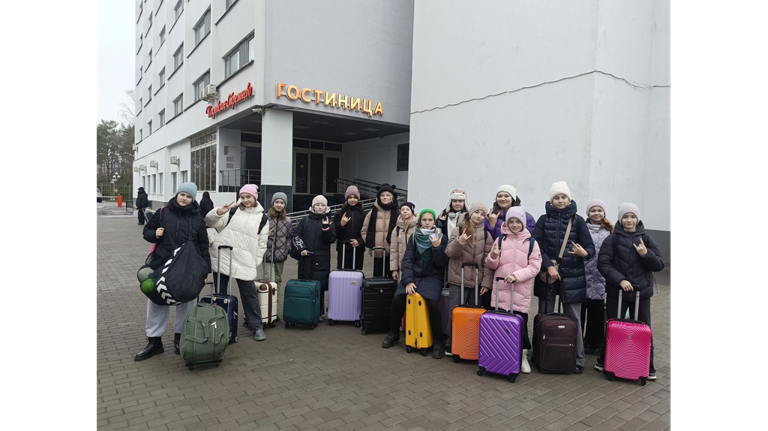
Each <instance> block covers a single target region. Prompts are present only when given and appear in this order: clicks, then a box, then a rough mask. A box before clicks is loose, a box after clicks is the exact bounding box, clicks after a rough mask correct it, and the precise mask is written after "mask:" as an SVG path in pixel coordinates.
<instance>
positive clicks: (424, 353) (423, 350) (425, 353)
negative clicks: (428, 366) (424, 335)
mask: <svg viewBox="0 0 768 431" xmlns="http://www.w3.org/2000/svg"><path fill="white" fill-rule="evenodd" d="M427 353H429V352H428V351H427V349H421V356H427Z"/></svg>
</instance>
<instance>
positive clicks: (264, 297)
mask: <svg viewBox="0 0 768 431" xmlns="http://www.w3.org/2000/svg"><path fill="white" fill-rule="evenodd" d="M266 263H267V262H266V259H265V260H264V261H263V262H262V263H261V268H262V274H264V275H266V273H267V271H266V269H265V267H266ZM256 292H257V294H258V296H259V308H260V309H261V322H262V324H263V326H264V327H270V328H274V327H275V324H276V322H277V321H279V320H280V319H279V318H278V317H277V292H278V289H277V283H275V248H274V247H272V264H271V265H270V271H269V277H265V278H263V279H260V280H256ZM247 320H248V319H246V318H243V325H244V326H248V321H247Z"/></svg>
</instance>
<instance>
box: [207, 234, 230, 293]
mask: <svg viewBox="0 0 768 431" xmlns="http://www.w3.org/2000/svg"><path fill="white" fill-rule="evenodd" d="M222 248H228V249H229V279H228V282H227V295H230V296H231V295H232V250H234V249H233V248H232V246H231V245H220V246H219V255H218V260H219V263H218V266H219V275H218V281H219V282H218V283H217V284H218V285H219V288H221V249H222ZM211 301H213V296H211Z"/></svg>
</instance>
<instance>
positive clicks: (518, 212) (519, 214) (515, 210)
mask: <svg viewBox="0 0 768 431" xmlns="http://www.w3.org/2000/svg"><path fill="white" fill-rule="evenodd" d="M506 216H507V217H506V218H507V219H506V220H504V221H505V222H507V224H509V219H511V218H516V219H518V220H520V223H522V224H523V227H525V226H526V224H527V223H528V216H526V214H525V210H524V209H523V207H512V208H510V209H508V210H507V214H506Z"/></svg>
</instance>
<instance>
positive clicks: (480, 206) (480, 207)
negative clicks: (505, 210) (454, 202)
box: [469, 202, 488, 215]
mask: <svg viewBox="0 0 768 431" xmlns="http://www.w3.org/2000/svg"><path fill="white" fill-rule="evenodd" d="M477 210H483V212H484V213H485V214H488V207H487V206H486V205H485V204H484V203H482V202H475V203H473V204H472V206H471V207H469V215H472V214H474V213H475V211H477Z"/></svg>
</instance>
